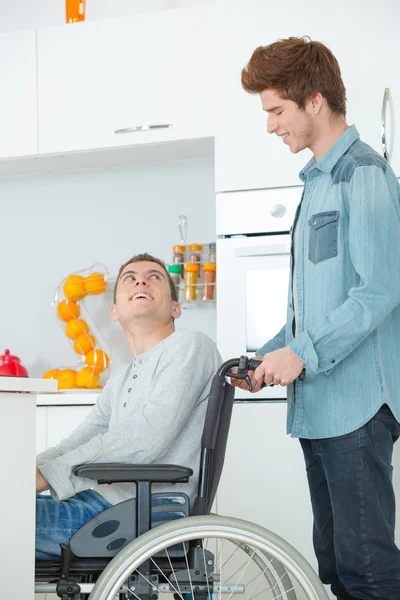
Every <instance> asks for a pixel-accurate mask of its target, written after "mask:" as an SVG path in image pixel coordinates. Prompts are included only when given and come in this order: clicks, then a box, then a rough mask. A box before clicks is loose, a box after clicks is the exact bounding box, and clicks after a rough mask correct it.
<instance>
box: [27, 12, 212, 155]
mask: <svg viewBox="0 0 400 600" xmlns="http://www.w3.org/2000/svg"><path fill="white" fill-rule="evenodd" d="M214 37H215V24H214V10H213V7H212V6H211V5H206V6H201V7H195V8H190V9H180V10H164V11H159V12H152V13H148V14H138V15H135V16H134V17H128V18H124V19H112V20H107V21H97V22H93V23H80V24H74V25H68V26H66V25H65V26H62V27H52V28H48V29H41V30H39V31H38V88H39V98H38V101H39V152H40V153H41V154H46V153H59V152H65V151H79V150H87V149H97V148H106V147H108V148H109V147H116V146H130V145H137V144H149V143H153V142H168V141H174V140H183V139H192V138H201V137H211V136H214V134H215V131H214V118H213V115H214V113H215V110H214V102H215V99H214V90H215V76H214V72H213V70H214V68H215V44H214Z"/></svg>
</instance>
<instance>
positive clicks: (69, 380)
mask: <svg viewBox="0 0 400 600" xmlns="http://www.w3.org/2000/svg"><path fill="white" fill-rule="evenodd" d="M57 379H58V389H59V390H69V389H71V388H74V387H76V371H74V370H73V369H60V371H59V373H58V377H57Z"/></svg>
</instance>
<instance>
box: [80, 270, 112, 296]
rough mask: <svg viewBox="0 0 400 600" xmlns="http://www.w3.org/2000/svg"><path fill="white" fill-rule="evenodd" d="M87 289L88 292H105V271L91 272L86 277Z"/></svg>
mask: <svg viewBox="0 0 400 600" xmlns="http://www.w3.org/2000/svg"><path fill="white" fill-rule="evenodd" d="M85 289H86V291H87V293H88V294H103V292H105V291H106V289H107V282H106V280H105V279H104V275H103V273H96V272H94V273H90V275H88V276H87V277H86V279H85Z"/></svg>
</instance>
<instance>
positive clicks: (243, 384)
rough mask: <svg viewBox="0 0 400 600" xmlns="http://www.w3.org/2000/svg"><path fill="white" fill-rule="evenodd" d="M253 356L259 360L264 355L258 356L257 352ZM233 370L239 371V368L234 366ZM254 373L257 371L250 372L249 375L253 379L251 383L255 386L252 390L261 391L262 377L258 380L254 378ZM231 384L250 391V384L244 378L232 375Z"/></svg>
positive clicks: (233, 371)
mask: <svg viewBox="0 0 400 600" xmlns="http://www.w3.org/2000/svg"><path fill="white" fill-rule="evenodd" d="M253 358H255V359H257V360H262V356H258V354H256V355H255V356H254V357H253ZM231 370H232V373H237V370H238V368H237V367H233V368H232V369H231ZM254 373H255V371H249V372H248V375H249V378H250V381H251V385H252V386H253V389H252V391H251V392H252V393H254V392H259V391H260V389H261V385H262V383H263V381H262V379H261V380H256V379H255V378H254ZM231 385H233V386H234V387H238V388H241V389H242V390H246V391H249V386H248V384H247V383H246V381H245V380H244V379H235V378H234V377H231Z"/></svg>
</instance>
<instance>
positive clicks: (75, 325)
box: [65, 319, 89, 340]
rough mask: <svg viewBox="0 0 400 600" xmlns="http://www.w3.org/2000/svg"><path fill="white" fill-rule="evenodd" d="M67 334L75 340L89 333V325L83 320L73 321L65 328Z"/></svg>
mask: <svg viewBox="0 0 400 600" xmlns="http://www.w3.org/2000/svg"><path fill="white" fill-rule="evenodd" d="M65 333H66V334H67V336H68V337H69V338H71V340H75V339H76V338H77V337H78V335H80V334H81V333H89V325H88V324H87V323H86V321H84V320H83V319H71V320H70V321H68V323H67V326H66V328H65Z"/></svg>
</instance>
